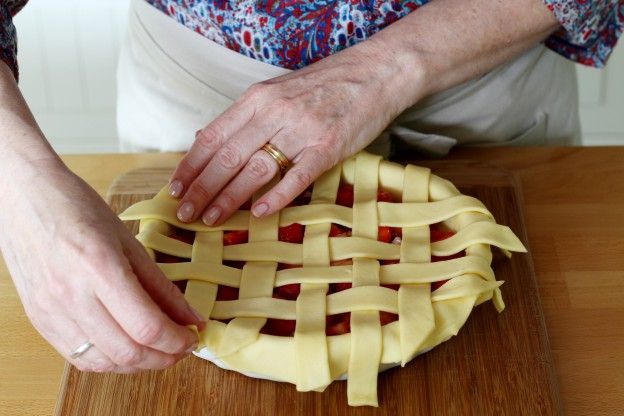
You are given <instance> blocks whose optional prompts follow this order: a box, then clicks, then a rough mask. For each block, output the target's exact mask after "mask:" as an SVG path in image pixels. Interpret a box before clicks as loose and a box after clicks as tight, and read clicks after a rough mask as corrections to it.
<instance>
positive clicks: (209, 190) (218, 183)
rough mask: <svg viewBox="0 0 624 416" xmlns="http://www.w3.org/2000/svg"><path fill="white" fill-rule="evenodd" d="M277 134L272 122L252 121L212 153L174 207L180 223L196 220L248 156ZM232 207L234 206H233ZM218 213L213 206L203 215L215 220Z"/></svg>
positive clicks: (243, 164)
mask: <svg viewBox="0 0 624 416" xmlns="http://www.w3.org/2000/svg"><path fill="white" fill-rule="evenodd" d="M277 131H278V128H277V127H276V125H275V123H270V122H267V121H264V122H259V121H258V120H253V119H252V120H251V121H250V122H249V123H248V124H247V125H245V127H243V128H242V129H241V130H239V131H238V132H237V133H236V134H235V135H234V136H233V137H232V138H230V139H229V140H227V141H226V142H225V143H224V144H223V146H221V148H220V149H219V150H217V151H216V152H215V153H214V156H213V157H212V159H210V161H209V162H208V164H207V165H206V168H205V169H204V170H203V172H201V173H200V174H199V176H197V177H196V178H195V180H194V181H193V183H192V184H190V185H187V187H188V191H187V192H186V193H185V194H184V196H183V197H182V199H181V200H180V203H179V204H178V218H179V219H180V221H184V222H190V221H195V220H196V219H197V218H199V217H200V216H201V215H202V213H203V212H204V211H205V209H206V206H207V205H208V203H209V202H211V201H212V200H213V199H214V198H215V196H217V193H218V192H219V191H220V190H222V189H223V188H224V187H225V186H226V185H227V184H228V182H230V180H231V179H232V178H233V177H235V176H236V175H237V174H238V173H239V172H240V171H241V169H243V167H244V166H245V165H246V164H247V162H248V161H249V158H250V157H251V155H253V154H254V153H255V152H256V151H257V150H258V149H259V148H260V147H261V146H262V145H263V144H264V143H266V142H267V141H268V140H269V139H270V138H271V137H273V136H274V135H275V134H276V133H277ZM236 208H238V206H235V207H234V209H236ZM221 214H222V212H219V211H218V209H217V207H216V206H213V207H212V209H211V210H209V212H207V213H206V215H207V216H208V217H209V218H218V217H219V216H220V215H221Z"/></svg>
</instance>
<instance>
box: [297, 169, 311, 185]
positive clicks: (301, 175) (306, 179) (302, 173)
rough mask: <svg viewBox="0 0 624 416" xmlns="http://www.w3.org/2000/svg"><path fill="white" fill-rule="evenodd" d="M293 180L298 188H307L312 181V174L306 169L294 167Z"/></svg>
mask: <svg viewBox="0 0 624 416" xmlns="http://www.w3.org/2000/svg"><path fill="white" fill-rule="evenodd" d="M292 175H293V182H294V183H295V186H296V187H297V188H298V189H305V188H307V187H308V186H309V185H310V184H311V183H312V175H310V172H308V171H306V170H304V169H293V170H292Z"/></svg>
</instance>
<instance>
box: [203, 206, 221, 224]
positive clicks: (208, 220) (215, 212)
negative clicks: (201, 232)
mask: <svg viewBox="0 0 624 416" xmlns="http://www.w3.org/2000/svg"><path fill="white" fill-rule="evenodd" d="M220 216H221V208H219V207H212V208H210V209H209V210H208V212H207V213H206V215H204V224H206V225H212V224H214V223H215V222H216V221H217V220H218V219H219V217H220Z"/></svg>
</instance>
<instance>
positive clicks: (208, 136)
mask: <svg viewBox="0 0 624 416" xmlns="http://www.w3.org/2000/svg"><path fill="white" fill-rule="evenodd" d="M222 131H223V130H222V129H221V127H219V125H218V124H217V123H216V122H214V121H213V122H212V123H210V124H209V125H207V126H206V127H205V128H203V129H202V130H199V131H198V132H197V134H196V135H195V141H196V143H197V144H198V145H199V146H200V147H201V148H203V149H206V150H208V151H213V150H215V149H216V148H217V147H218V146H219V143H221V141H222V139H223V133H222Z"/></svg>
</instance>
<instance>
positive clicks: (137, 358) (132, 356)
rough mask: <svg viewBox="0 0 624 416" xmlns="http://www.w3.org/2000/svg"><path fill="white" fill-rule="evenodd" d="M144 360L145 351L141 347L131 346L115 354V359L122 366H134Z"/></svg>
mask: <svg viewBox="0 0 624 416" xmlns="http://www.w3.org/2000/svg"><path fill="white" fill-rule="evenodd" d="M142 360H143V353H142V351H141V349H140V348H136V347H131V348H126V349H124V350H122V351H118V352H116V353H115V354H114V356H113V361H115V363H116V364H117V365H119V366H122V367H134V366H136V365H137V364H139V363H140V362H141V361H142Z"/></svg>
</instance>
